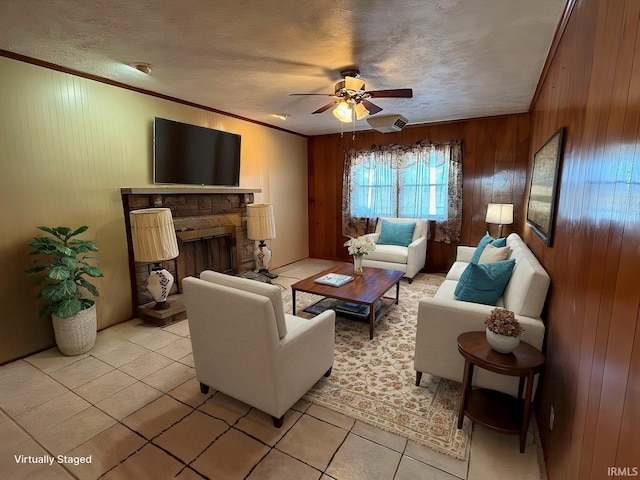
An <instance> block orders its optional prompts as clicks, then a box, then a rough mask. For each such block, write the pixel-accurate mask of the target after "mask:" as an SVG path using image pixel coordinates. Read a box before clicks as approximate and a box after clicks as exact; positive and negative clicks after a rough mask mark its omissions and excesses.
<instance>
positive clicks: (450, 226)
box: [342, 140, 462, 243]
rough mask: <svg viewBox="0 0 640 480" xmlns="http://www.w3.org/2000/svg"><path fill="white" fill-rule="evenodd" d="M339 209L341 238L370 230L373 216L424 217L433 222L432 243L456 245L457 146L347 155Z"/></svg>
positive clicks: (459, 212)
mask: <svg viewBox="0 0 640 480" xmlns="http://www.w3.org/2000/svg"><path fill="white" fill-rule="evenodd" d="M342 206H343V208H342V232H343V234H344V235H345V236H352V237H355V236H359V235H362V234H364V233H370V232H372V231H374V230H375V225H376V221H377V219H378V218H379V217H404V218H424V219H427V220H432V221H434V222H435V223H436V229H435V234H434V238H433V240H434V241H436V242H445V243H452V242H458V241H459V240H460V231H461V225H462V142H461V141H460V140H452V141H450V142H446V143H432V142H429V141H423V142H419V143H417V144H415V145H391V146H385V147H376V146H374V147H372V148H370V149H367V150H348V151H347V152H346V156H345V168H344V177H343V199H342Z"/></svg>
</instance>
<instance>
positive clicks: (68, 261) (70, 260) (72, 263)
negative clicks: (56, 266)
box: [60, 257, 78, 271]
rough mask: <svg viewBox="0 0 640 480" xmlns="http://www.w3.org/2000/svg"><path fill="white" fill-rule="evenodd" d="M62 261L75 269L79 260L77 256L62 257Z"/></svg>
mask: <svg viewBox="0 0 640 480" xmlns="http://www.w3.org/2000/svg"><path fill="white" fill-rule="evenodd" d="M60 261H61V262H62V263H63V265H64V266H65V267H67V268H68V269H69V270H70V271H74V270H75V269H76V268H77V267H78V260H77V259H76V258H75V257H62V258H61V259H60Z"/></svg>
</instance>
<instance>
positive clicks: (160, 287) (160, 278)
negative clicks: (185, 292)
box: [145, 266, 174, 310]
mask: <svg viewBox="0 0 640 480" xmlns="http://www.w3.org/2000/svg"><path fill="white" fill-rule="evenodd" d="M173 281H174V279H173V275H171V273H169V272H168V271H167V270H165V269H164V268H162V267H161V266H154V267H153V269H152V270H151V273H150V274H149V276H148V277H147V281H146V282H145V287H147V290H149V293H151V296H152V297H153V299H154V300H155V301H156V304H155V306H154V307H153V308H154V310H164V309H166V308H169V303H168V302H167V297H168V296H169V292H170V291H171V287H172V286H173Z"/></svg>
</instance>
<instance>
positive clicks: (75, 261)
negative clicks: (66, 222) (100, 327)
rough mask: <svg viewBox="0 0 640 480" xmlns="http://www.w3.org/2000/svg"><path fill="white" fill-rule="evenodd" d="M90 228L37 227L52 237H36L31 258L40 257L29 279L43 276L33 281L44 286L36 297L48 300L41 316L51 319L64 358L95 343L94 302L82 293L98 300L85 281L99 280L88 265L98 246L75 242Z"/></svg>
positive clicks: (93, 243) (92, 266)
mask: <svg viewBox="0 0 640 480" xmlns="http://www.w3.org/2000/svg"><path fill="white" fill-rule="evenodd" d="M88 228H89V227H87V226H82V227H80V228H78V229H76V230H71V229H70V228H68V227H55V228H49V227H38V229H40V230H42V231H44V232H47V233H48V234H50V235H51V236H43V237H35V238H34V241H33V242H30V243H29V246H30V247H31V248H32V249H33V250H32V251H31V252H30V255H42V256H44V257H45V258H46V261H45V263H40V262H41V261H42V258H39V259H36V260H35V261H34V263H36V264H39V265H37V266H35V267H33V268H31V269H29V270H27V273H28V274H29V275H38V274H43V275H41V276H40V278H38V280H37V281H36V284H37V285H43V284H44V285H43V286H42V288H41V289H40V293H39V294H38V297H43V298H46V299H47V300H48V303H47V304H46V305H45V306H44V308H42V310H40V315H41V316H43V317H46V316H48V315H51V319H52V322H53V330H54V333H55V337H56V344H57V345H58V348H59V349H60V351H61V352H62V353H64V354H65V355H81V354H83V353H86V352H88V351H89V350H91V348H92V347H93V345H94V344H95V341H96V333H97V322H96V307H95V301H94V300H93V299H91V298H86V296H85V293H86V292H89V293H90V294H91V295H94V296H96V297H97V296H98V295H99V294H98V289H97V288H96V287H95V285H93V284H92V283H91V282H89V281H88V280H87V278H86V277H102V276H103V274H102V271H101V270H100V269H99V268H98V267H96V266H94V265H91V264H89V263H88V261H87V260H90V259H93V258H95V257H94V256H92V255H91V253H93V252H97V251H98V246H97V245H96V243H95V242H92V241H90V240H80V239H78V238H74V237H76V236H77V235H80V234H81V233H83V232H84V231H86V230H87V229H88Z"/></svg>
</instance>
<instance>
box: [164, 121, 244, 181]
mask: <svg viewBox="0 0 640 480" xmlns="http://www.w3.org/2000/svg"><path fill="white" fill-rule="evenodd" d="M153 182H154V183H175V184H187V185H215V186H233V187H237V186H239V185H240V135H236V134H234V133H228V132H222V131H220V130H214V129H212V128H206V127H199V126H197V125H189V124H187V123H181V122H176V121H173V120H167V119H164V118H159V117H156V119H155V121H154V124H153Z"/></svg>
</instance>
